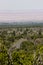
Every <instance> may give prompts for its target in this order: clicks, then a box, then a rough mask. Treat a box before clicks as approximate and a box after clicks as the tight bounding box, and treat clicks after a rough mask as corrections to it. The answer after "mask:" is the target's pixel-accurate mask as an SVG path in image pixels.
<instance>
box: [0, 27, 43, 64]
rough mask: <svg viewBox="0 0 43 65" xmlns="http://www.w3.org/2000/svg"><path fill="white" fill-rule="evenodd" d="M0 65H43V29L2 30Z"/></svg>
mask: <svg viewBox="0 0 43 65" xmlns="http://www.w3.org/2000/svg"><path fill="white" fill-rule="evenodd" d="M0 65H43V27H23V28H22V27H18V28H17V27H16V28H12V27H11V28H2V29H1V28H0Z"/></svg>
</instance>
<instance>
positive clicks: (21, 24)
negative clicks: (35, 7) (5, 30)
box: [0, 21, 43, 27]
mask: <svg viewBox="0 0 43 65" xmlns="http://www.w3.org/2000/svg"><path fill="white" fill-rule="evenodd" d="M1 26H2V27H11V26H12V27H14V26H43V22H31V21H27V22H25V21H24V22H10V23H9V22H6V23H5V22H0V27H1Z"/></svg>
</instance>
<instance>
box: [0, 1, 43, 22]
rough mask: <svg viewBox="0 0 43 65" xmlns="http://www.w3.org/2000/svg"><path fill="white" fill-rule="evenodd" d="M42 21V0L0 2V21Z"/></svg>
mask: <svg viewBox="0 0 43 65" xmlns="http://www.w3.org/2000/svg"><path fill="white" fill-rule="evenodd" d="M6 20H15V21H17V20H18V21H20V20H43V0H0V21H6Z"/></svg>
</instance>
